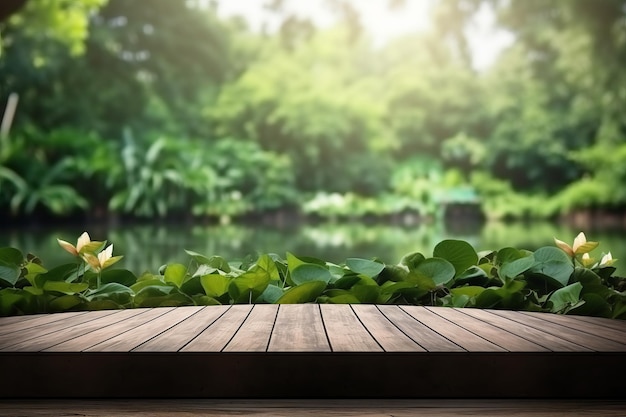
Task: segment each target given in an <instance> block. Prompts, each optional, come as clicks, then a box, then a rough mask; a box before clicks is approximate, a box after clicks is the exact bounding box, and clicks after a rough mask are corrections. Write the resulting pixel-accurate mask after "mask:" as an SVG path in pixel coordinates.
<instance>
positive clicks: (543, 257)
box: [529, 246, 574, 287]
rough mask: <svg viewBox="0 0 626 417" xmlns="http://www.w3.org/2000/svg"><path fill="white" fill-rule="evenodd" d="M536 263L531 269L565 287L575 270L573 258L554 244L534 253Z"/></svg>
mask: <svg viewBox="0 0 626 417" xmlns="http://www.w3.org/2000/svg"><path fill="white" fill-rule="evenodd" d="M534 257H535V265H533V266H532V267H531V268H530V269H529V271H530V272H532V273H535V274H541V275H542V276H544V277H547V278H549V279H550V280H552V281H553V282H555V283H557V284H558V285H559V286H560V287H564V286H565V285H567V283H568V282H569V279H570V276H571V275H572V273H573V272H574V266H573V265H572V260H571V259H570V258H569V257H568V256H567V254H566V253H565V252H563V251H562V250H561V249H559V248H556V247H553V246H545V247H543V248H539V249H537V250H536V251H535V253H534Z"/></svg>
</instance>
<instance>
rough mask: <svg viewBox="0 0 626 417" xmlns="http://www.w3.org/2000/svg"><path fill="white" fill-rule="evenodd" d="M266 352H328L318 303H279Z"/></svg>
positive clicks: (328, 348) (328, 346)
mask: <svg viewBox="0 0 626 417" xmlns="http://www.w3.org/2000/svg"><path fill="white" fill-rule="evenodd" d="M268 352H330V344H329V342H328V338H327V337H326V331H325V330H324V324H323V323H322V314H321V311H320V307H319V305H317V304H282V305H280V306H279V308H278V314H277V315H276V323H275V324H274V330H273V331H272V336H271V338H270V343H269V347H268Z"/></svg>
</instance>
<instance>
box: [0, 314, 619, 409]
mask: <svg viewBox="0 0 626 417" xmlns="http://www.w3.org/2000/svg"><path fill="white" fill-rule="evenodd" d="M0 369H3V371H4V374H5V375H7V374H8V375H12V377H14V378H13V379H7V378H3V379H1V380H0V396H2V397H5V398H8V397H25V396H29V395H31V396H43V397H58V396H60V395H62V394H63V392H64V391H63V390H62V387H61V386H59V385H58V384H54V382H53V381H47V380H45V378H46V377H47V376H49V375H56V373H61V374H62V373H63V372H69V370H74V369H80V370H93V371H94V374H92V375H90V374H89V373H88V372H82V373H81V372H78V373H73V375H74V374H75V376H76V377H77V378H79V379H80V378H82V379H84V382H83V383H81V384H76V386H77V387H76V388H75V389H74V390H73V391H68V395H69V396H71V395H70V394H72V392H74V394H73V395H75V396H77V397H85V396H88V395H91V396H93V395H95V394H97V393H102V395H105V394H106V395H107V396H115V397H127V396H130V395H131V394H132V393H131V392H128V387H129V386H131V385H132V386H133V387H134V386H136V385H139V388H134V391H133V392H135V393H136V394H137V395H139V394H141V395H140V396H146V395H147V396H154V397H158V396H159V395H163V394H168V393H169V394H170V395H171V396H174V397H193V396H200V397H217V396H227V397H241V396H242V395H244V394H245V393H247V392H249V393H250V395H249V396H252V397H254V398H266V397H268V396H280V395H281V393H282V394H283V395H284V396H285V397H286V398H293V397H294V396H299V395H298V394H299V393H302V395H301V396H303V397H307V398H310V397H314V396H316V395H317V394H319V395H323V396H328V395H334V396H337V397H355V396H361V395H363V396H367V395H370V396H371V395H372V394H375V395H380V396H381V397H385V398H388V397H390V396H393V395H397V396H399V397H401V398H405V397H416V398H423V397H425V396H431V397H433V396H434V397H449V398H452V397H457V398H458V397H460V398H469V397H471V396H475V395H481V394H484V395H485V396H490V395H495V396H505V394H507V393H508V394H509V395H511V396H513V397H515V398H525V397H530V396H539V397H542V398H543V397H549V396H550V395H554V396H557V397H559V398H585V397H589V398H599V397H607V398H622V397H623V396H624V390H620V389H618V388H616V387H615V384H611V383H609V382H608V381H609V380H612V378H613V376H614V375H624V374H626V322H625V321H619V320H608V319H601V318H593V317H584V318H582V317H576V316H558V315H553V314H547V313H530V312H514V311H501V310H475V309H454V308H443V307H421V306H398V305H380V306H379V305H328V304H322V305H319V304H296V305H232V306H206V307H177V308H174V307H164V308H152V309H135V310H118V311H115V310H109V311H94V312H73V313H57V314H49V315H37V316H23V317H19V318H18V317H6V318H0ZM124 369H126V371H124ZM184 370H188V374H189V375H192V376H197V375H199V374H202V375H206V377H205V379H203V380H202V382H201V383H200V384H192V383H191V382H189V381H187V380H185V381H184V382H180V383H177V385H176V386H174V387H169V388H168V389H169V391H168V389H166V388H160V387H159V386H158V385H157V380H158V378H160V377H163V378H164V377H167V378H174V379H176V378H182V376H181V375H182V374H184V373H185V371H184ZM96 371H97V373H95V372H96ZM120 372H122V373H123V372H127V373H128V375H126V374H124V375H121V374H120ZM37 375H39V377H37ZM209 375H210V377H209ZM564 375H570V377H564ZM573 375H575V376H573ZM220 378H221V379H220ZM463 378H467V381H466V380H464V379H463ZM563 378H565V380H567V381H568V382H567V384H564V383H563V382H562V381H563ZM603 378H607V381H605V382H606V384H605V385H602V383H601V382H600V383H599V382H598V381H597V380H598V379H603ZM259 379H261V381H259ZM407 379H408V380H409V381H411V382H410V384H414V385H415V388H413V387H412V386H410V385H408V386H405V385H403V384H404V383H403V382H402V381H403V380H407ZM592 379H593V380H596V381H592ZM100 380H102V381H100ZM242 381H243V382H242ZM284 381H290V382H289V383H284ZM94 384H95V385H94ZM146 384H147V385H146ZM507 384H511V385H507ZM153 385H154V387H153ZM273 385H279V386H280V388H276V389H274V387H273ZM26 387H29V388H28V390H27V389H26ZM98 389H100V391H99V390H98ZM546 390H547V391H546ZM581 395H582V396H583V397H580V396H581Z"/></svg>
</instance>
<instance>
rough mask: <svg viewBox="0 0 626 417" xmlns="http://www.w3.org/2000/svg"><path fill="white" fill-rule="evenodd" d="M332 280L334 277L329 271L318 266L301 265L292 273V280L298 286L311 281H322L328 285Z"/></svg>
mask: <svg viewBox="0 0 626 417" xmlns="http://www.w3.org/2000/svg"><path fill="white" fill-rule="evenodd" d="M332 278H333V276H332V274H331V273H330V271H329V270H328V269H326V268H325V267H323V266H321V265H317V264H301V265H298V266H296V267H295V268H294V269H293V270H292V271H291V280H292V281H293V282H294V283H295V284H296V285H301V284H304V283H305V282H309V281H322V282H324V284H327V283H329V282H330V280H331V279H332Z"/></svg>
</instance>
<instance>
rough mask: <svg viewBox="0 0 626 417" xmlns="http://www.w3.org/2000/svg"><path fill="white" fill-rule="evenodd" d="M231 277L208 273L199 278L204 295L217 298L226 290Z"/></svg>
mask: <svg viewBox="0 0 626 417" xmlns="http://www.w3.org/2000/svg"><path fill="white" fill-rule="evenodd" d="M231 279H232V278H230V277H225V276H223V275H219V274H208V275H204V276H202V277H201V278H200V283H201V284H202V288H204V292H205V294H206V295H208V296H209V297H215V298H219V297H221V296H222V295H224V294H226V293H227V292H228V285H229V284H230V280H231Z"/></svg>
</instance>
